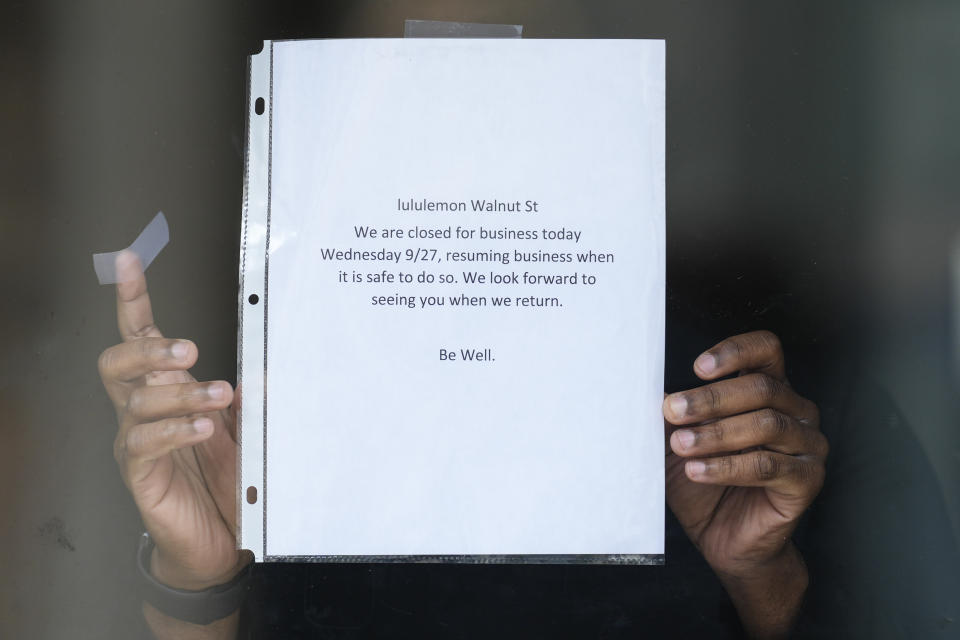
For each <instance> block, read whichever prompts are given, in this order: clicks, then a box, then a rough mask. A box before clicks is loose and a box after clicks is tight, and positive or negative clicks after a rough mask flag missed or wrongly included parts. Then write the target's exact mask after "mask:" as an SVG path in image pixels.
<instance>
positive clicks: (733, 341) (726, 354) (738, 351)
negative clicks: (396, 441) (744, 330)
mask: <svg viewBox="0 0 960 640" xmlns="http://www.w3.org/2000/svg"><path fill="white" fill-rule="evenodd" d="M743 352H744V345H743V343H742V342H741V341H740V340H739V339H738V338H727V339H726V340H724V341H723V342H722V343H720V346H719V347H717V350H716V356H717V359H718V360H719V361H720V362H724V363H727V362H740V360H741V359H742V358H743Z"/></svg>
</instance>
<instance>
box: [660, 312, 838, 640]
mask: <svg viewBox="0 0 960 640" xmlns="http://www.w3.org/2000/svg"><path fill="white" fill-rule="evenodd" d="M693 368H694V372H695V373H696V374H697V376H698V377H699V378H701V379H702V380H717V379H718V378H722V377H724V376H727V375H729V374H732V373H739V374H740V375H739V376H738V377H735V378H730V379H727V380H720V381H717V382H712V383H711V384H707V385H704V386H702V387H698V388H695V389H689V390H687V391H682V392H678V393H672V394H670V395H668V396H667V397H666V398H665V399H664V402H663V416H664V418H665V420H666V421H665V427H666V435H667V437H668V438H669V449H668V453H667V459H666V488H667V503H668V504H669V506H670V509H671V510H672V511H673V513H674V515H676V517H677V519H678V520H679V521H680V524H681V525H682V526H683V528H684V530H685V531H686V533H687V535H688V536H689V537H690V539H691V540H692V541H693V543H694V544H695V545H696V546H697V548H698V549H699V550H700V552H701V553H702V554H703V555H704V557H705V558H706V560H707V562H708V563H709V564H710V566H711V567H712V568H713V569H714V571H715V572H716V573H717V575H718V576H719V577H720V579H721V581H722V582H723V583H724V585H725V586H726V588H727V590H728V592H730V595H731V597H732V598H733V600H734V604H736V605H737V608H738V610H739V611H740V614H741V619H743V621H744V623H745V625H746V626H747V627H748V630H749V629H750V627H751V624H750V620H749V618H750V617H751V615H752V614H754V613H759V612H757V611H745V609H752V608H753V606H752V604H751V602H752V601H755V600H756V597H760V599H761V600H763V598H764V597H765V594H766V595H770V593H771V590H773V592H775V591H776V590H777V589H778V588H779V587H783V586H784V585H783V584H779V585H778V584H771V583H770V581H771V579H773V581H774V583H776V582H777V580H779V579H780V578H776V576H780V575H781V574H782V573H783V572H784V571H786V572H788V573H792V574H799V573H801V572H802V584H794V583H795V582H796V579H797V578H799V577H801V576H792V575H788V576H783V577H784V578H785V579H787V580H790V579H791V578H792V579H793V582H794V583H791V584H789V585H787V588H788V589H790V590H793V591H796V590H797V588H798V587H799V590H800V594H799V595H800V596H802V592H803V590H804V589H805V588H806V580H807V576H806V570H805V568H804V567H803V562H802V559H800V556H799V553H798V552H797V551H796V549H795V548H794V547H793V544H792V542H791V539H790V538H791V535H792V533H793V531H794V529H795V528H796V525H797V521H798V519H799V518H800V516H801V515H802V514H803V512H804V510H806V508H807V507H808V506H809V505H810V503H811V502H812V501H813V499H814V497H815V496H816V495H817V493H818V492H819V491H820V488H821V486H822V485H823V479H824V461H825V459H826V456H827V449H828V447H827V440H826V438H824V437H823V434H821V433H820V429H819V426H820V417H819V411H818V410H817V407H816V405H815V404H814V403H813V402H811V401H810V400H807V399H805V398H803V397H801V396H799V395H798V394H797V393H796V392H795V391H794V390H793V389H792V388H791V387H790V383H789V382H787V378H786V373H785V367H784V358H783V351H782V349H781V346H780V341H779V340H778V339H777V337H776V336H775V335H774V334H772V333H770V332H768V331H756V332H753V333H747V334H743V335H739V336H735V337H732V338H728V339H727V340H724V341H723V342H721V343H720V344H718V345H716V346H715V347H713V348H712V349H709V350H708V351H706V352H704V353H703V354H702V355H700V356H699V357H698V358H697V359H696V361H695V362H694V367H693ZM774 595H776V594H775V593H774ZM780 595H783V596H784V597H785V598H786V599H788V600H796V606H799V598H794V597H790V595H789V594H780ZM755 604H758V605H759V604H760V603H755ZM763 607H766V608H767V609H768V610H769V608H770V607H769V603H763ZM763 607H761V608H763ZM788 608H793V607H792V606H791V607H788ZM767 613H770V614H772V613H773V612H772V611H767ZM792 613H795V612H792ZM792 613H790V612H788V615H792ZM763 622H764V621H762V620H760V621H758V623H759V624H760V626H761V627H762V626H763ZM767 622H774V621H770V620H768V621H767ZM755 630H756V631H758V632H760V633H763V630H762V629H755Z"/></svg>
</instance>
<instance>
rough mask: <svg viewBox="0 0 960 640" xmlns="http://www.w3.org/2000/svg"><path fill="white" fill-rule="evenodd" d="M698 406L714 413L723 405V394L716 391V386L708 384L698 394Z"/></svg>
mask: <svg viewBox="0 0 960 640" xmlns="http://www.w3.org/2000/svg"><path fill="white" fill-rule="evenodd" d="M698 396H699V398H700V404H701V405H702V406H703V407H704V408H706V409H708V410H710V411H716V410H718V409H719V408H720V407H721V405H722V404H723V394H722V393H720V391H719V390H718V389H717V387H716V385H712V384H708V385H707V386H705V387H703V389H702V390H701V391H700V393H699V394H698Z"/></svg>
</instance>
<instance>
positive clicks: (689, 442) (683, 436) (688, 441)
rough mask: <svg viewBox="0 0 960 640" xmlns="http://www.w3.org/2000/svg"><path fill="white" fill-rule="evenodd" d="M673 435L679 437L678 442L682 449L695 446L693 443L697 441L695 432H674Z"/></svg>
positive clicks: (683, 430) (684, 430)
mask: <svg viewBox="0 0 960 640" xmlns="http://www.w3.org/2000/svg"><path fill="white" fill-rule="evenodd" d="M673 435H675V436H676V437H677V442H678V443H679V444H680V448H681V449H689V448H690V447H692V446H693V441H694V440H696V439H697V437H696V436H695V435H693V431H687V430H686V429H681V430H679V431H674V432H673Z"/></svg>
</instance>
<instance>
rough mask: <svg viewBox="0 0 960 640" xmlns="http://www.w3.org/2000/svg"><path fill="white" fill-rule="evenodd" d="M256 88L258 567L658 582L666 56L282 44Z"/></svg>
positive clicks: (253, 214)
mask: <svg viewBox="0 0 960 640" xmlns="http://www.w3.org/2000/svg"><path fill="white" fill-rule="evenodd" d="M418 28H419V27H418ZM249 74H250V77H249V85H248V86H249V93H248V100H247V102H248V105H247V107H248V109H247V114H248V131H247V146H246V160H245V175H244V193H243V221H242V232H241V239H240V241H241V252H240V294H239V295H240V298H239V345H238V349H239V353H238V381H239V386H240V389H241V394H242V403H241V410H240V415H239V423H238V437H239V441H240V447H239V450H240V454H239V461H238V468H239V473H238V487H237V501H238V509H237V514H238V520H239V521H238V523H237V524H238V534H237V536H238V544H239V546H240V547H242V548H245V549H250V550H252V551H253V552H254V554H255V556H256V559H257V560H258V561H267V562H271V561H273V562H275V561H321V562H392V561H396V562H460V563H602V564H662V563H663V537H664V509H665V502H664V472H663V462H664V440H663V423H662V417H661V414H660V405H661V402H662V391H663V349H664V327H663V321H664V318H663V312H664V277H665V274H664V252H665V239H664V224H665V222H664V43H663V42H662V41H641V40H529V39H527V40H524V39H519V38H510V39H507V38H501V39H483V38H457V39H450V38H425V39H414V38H408V39H365V40H304V41H277V42H269V41H268V42H265V43H264V48H263V50H262V51H261V52H260V53H257V54H256V55H253V56H251V57H250V64H249Z"/></svg>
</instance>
